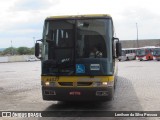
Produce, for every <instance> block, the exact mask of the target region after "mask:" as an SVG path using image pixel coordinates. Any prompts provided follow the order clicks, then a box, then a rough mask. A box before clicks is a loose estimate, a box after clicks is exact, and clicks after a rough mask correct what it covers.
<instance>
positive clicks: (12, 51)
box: [11, 40, 13, 55]
mask: <svg viewBox="0 0 160 120" xmlns="http://www.w3.org/2000/svg"><path fill="white" fill-rule="evenodd" d="M11 55H13V47H12V40H11Z"/></svg>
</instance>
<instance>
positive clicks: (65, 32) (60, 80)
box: [35, 14, 121, 101]
mask: <svg viewBox="0 0 160 120" xmlns="http://www.w3.org/2000/svg"><path fill="white" fill-rule="evenodd" d="M40 42H41V44H42V45H41V48H40ZM40 51H41V55H40ZM120 55H121V43H120V42H119V39H118V38H115V37H114V27H113V21H112V17H111V16H110V15H107V14H105V15H101V14H98V15H73V16H51V17H48V18H46V19H45V22H44V29H43V38H42V39H41V40H37V41H36V44H35V56H36V57H37V58H40V59H41V61H42V62H41V67H42V73H41V85H42V96H43V100H53V101H106V100H112V99H113V96H114V89H115V85H116V80H117V70H118V69H117V58H118V56H120Z"/></svg>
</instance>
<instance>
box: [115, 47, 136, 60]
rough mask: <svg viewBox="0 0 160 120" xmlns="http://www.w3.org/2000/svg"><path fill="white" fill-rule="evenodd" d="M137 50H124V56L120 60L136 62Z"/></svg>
mask: <svg viewBox="0 0 160 120" xmlns="http://www.w3.org/2000/svg"><path fill="white" fill-rule="evenodd" d="M136 52H137V48H122V56H120V57H119V58H118V60H119V61H126V60H136Z"/></svg>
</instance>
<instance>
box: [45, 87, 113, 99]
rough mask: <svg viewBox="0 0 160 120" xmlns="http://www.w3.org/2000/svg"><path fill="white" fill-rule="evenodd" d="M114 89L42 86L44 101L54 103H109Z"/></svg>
mask: <svg viewBox="0 0 160 120" xmlns="http://www.w3.org/2000/svg"><path fill="white" fill-rule="evenodd" d="M113 93H114V87H103V88H99V87H95V88H84V87H83V88H72V87H45V86H42V96H43V100H53V101H107V100H110V99H112V97H113Z"/></svg>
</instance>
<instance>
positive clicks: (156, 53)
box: [153, 47, 160, 61]
mask: <svg viewBox="0 0 160 120" xmlns="http://www.w3.org/2000/svg"><path fill="white" fill-rule="evenodd" d="M153 59H154V60H157V61H160V47H157V48H155V49H154V50H153Z"/></svg>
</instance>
